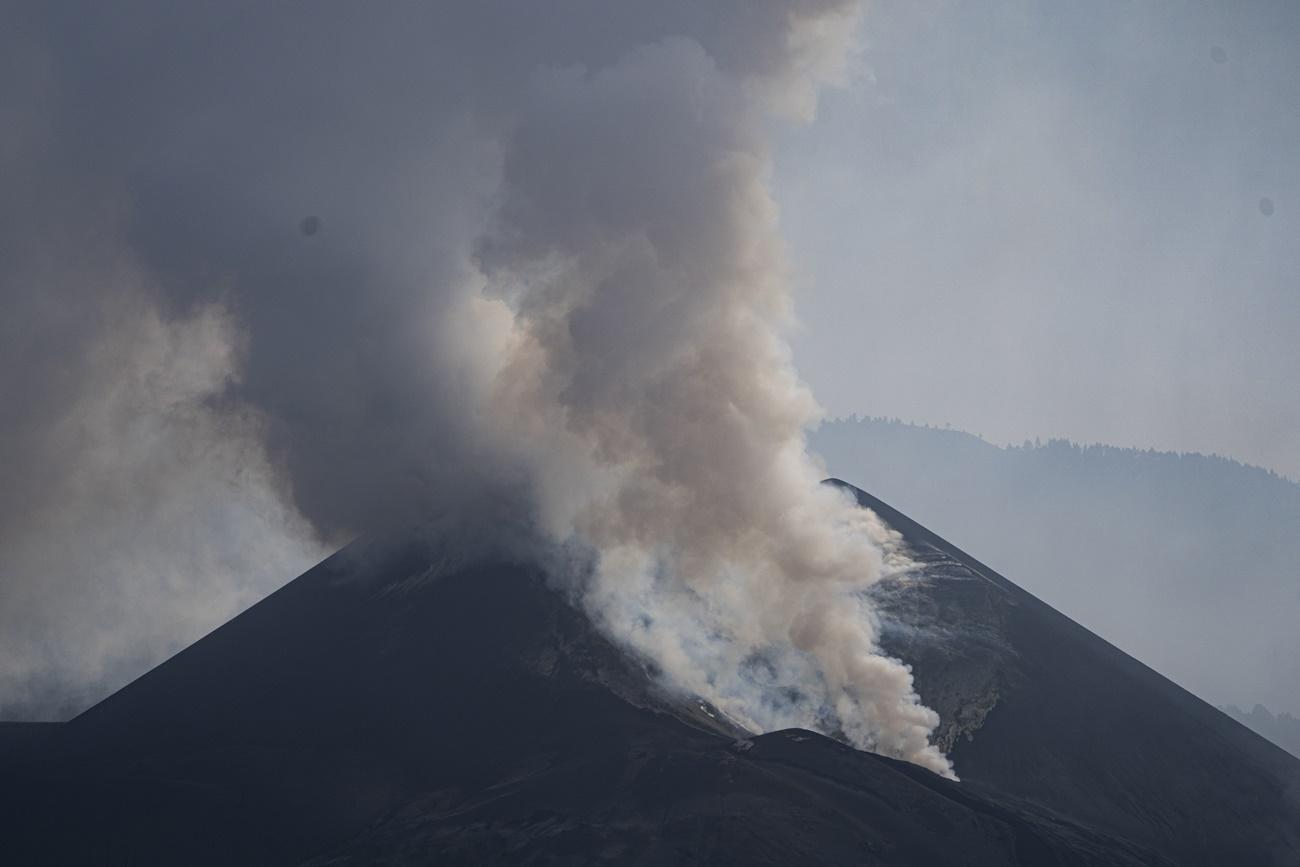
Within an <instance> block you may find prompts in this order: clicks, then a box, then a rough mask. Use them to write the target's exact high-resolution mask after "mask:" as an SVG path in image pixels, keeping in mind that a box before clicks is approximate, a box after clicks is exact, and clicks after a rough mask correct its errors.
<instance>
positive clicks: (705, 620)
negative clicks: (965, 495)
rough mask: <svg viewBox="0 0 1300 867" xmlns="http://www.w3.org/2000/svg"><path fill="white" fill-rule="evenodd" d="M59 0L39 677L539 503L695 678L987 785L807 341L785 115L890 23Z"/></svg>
mask: <svg viewBox="0 0 1300 867" xmlns="http://www.w3.org/2000/svg"><path fill="white" fill-rule="evenodd" d="M47 5H48V4H45V5H43V4H31V8H29V9H26V10H25V12H24V16H23V17H22V18H23V21H22V23H23V26H22V27H19V28H17V29H11V30H10V31H6V33H5V34H4V35H0V41H4V42H5V45H6V47H9V46H10V44H11V43H12V44H13V45H15V46H18V47H19V48H22V49H23V50H22V51H5V52H0V58H3V59H4V60H6V61H9V62H12V61H13V58H18V59H19V60H20V61H22V62H21V63H20V66H22V67H23V70H25V72H23V74H21V75H10V76H0V82H3V85H0V86H5V85H11V86H12V89H13V90H14V91H15V92H16V93H17V96H18V97H21V98H18V99H12V100H6V101H5V102H6V104H7V105H10V106H15V107H16V108H14V109H13V110H11V111H9V114H8V115H7V117H8V118H9V119H10V120H11V121H12V122H11V123H9V124H7V125H6V132H8V131H9V130H10V129H13V130H16V132H15V133H13V134H11V135H8V136H7V137H5V139H4V141H3V142H0V159H3V160H4V161H5V162H4V165H5V167H6V168H9V169H10V171H6V172H0V186H3V187H4V189H5V190H6V191H7V192H9V193H11V195H8V196H5V197H3V201H0V253H3V254H5V255H0V263H4V264H3V265H0V292H2V293H3V295H4V299H5V301H6V305H7V309H12V310H15V311H17V314H18V315H16V316H14V317H11V319H10V321H9V322H7V323H5V325H4V326H3V327H5V328H6V329H8V330H6V331H5V334H6V340H5V341H3V342H0V355H2V356H3V358H4V360H5V362H6V363H5V364H3V365H0V368H3V370H2V371H0V382H3V383H4V385H5V388H6V393H7V399H8V403H7V407H12V408H13V410H14V412H15V414H16V415H18V416H19V417H20V418H22V420H23V423H22V424H11V425H7V426H6V425H0V450H2V451H0V454H3V455H4V457H5V458H6V460H5V462H4V463H5V464H6V469H7V470H9V476H8V479H7V482H8V483H7V485H6V486H4V487H5V490H3V491H0V539H3V540H5V541H6V543H9V544H10V547H8V548H7V549H6V552H5V554H4V555H3V556H2V557H0V566H2V567H3V568H4V570H5V571H6V572H7V573H9V574H7V575H6V576H5V577H6V580H5V581H4V582H3V583H0V612H3V615H2V618H3V625H4V626H5V629H4V630H3V631H0V650H3V651H4V654H3V655H4V656H5V658H6V662H5V664H4V667H5V669H6V671H0V692H7V693H12V692H13V689H14V688H13V686H12V684H13V683H14V682H15V681H16V679H17V678H20V677H25V676H26V673H31V672H36V673H37V674H38V675H39V677H38V679H39V680H41V681H42V682H43V683H45V684H47V685H51V684H52V685H53V686H54V687H67V686H68V685H69V683H70V684H71V685H72V687H74V688H75V687H76V686H78V685H82V686H84V685H86V684H87V683H89V682H94V681H105V682H106V681H107V680H112V677H109V676H107V675H106V674H105V673H104V672H101V671H99V670H98V669H97V663H96V660H100V659H109V658H120V657H124V656H125V655H129V653H130V651H132V650H135V651H137V652H138V658H139V665H138V668H137V669H136V670H137V671H138V670H141V669H143V668H144V667H145V666H146V665H147V664H149V663H152V662H156V661H158V659H160V658H161V656H162V655H164V654H165V652H166V650H168V649H170V648H167V647H162V646H160V645H164V644H172V643H175V642H177V641H182V640H187V639H192V638H194V637H196V635H195V633H196V632H197V631H199V630H200V629H201V628H202V627H203V626H206V625H208V624H210V623H211V622H213V621H215V620H217V619H220V617H221V616H223V615H224V614H226V613H228V612H229V611H230V610H231V608H232V607H233V606H235V605H237V604H239V603H242V602H243V601H247V599H248V594H249V593H250V592H253V593H255V592H256V590H258V589H261V588H263V587H265V573H266V571H267V570H268V569H269V570H274V571H275V573H276V574H278V575H279V576H280V577H287V576H288V575H289V574H291V567H289V566H287V565H286V564H288V563H291V562H297V561H298V560H300V559H301V558H303V557H306V556H310V555H311V552H312V551H313V550H314V548H315V546H316V545H317V544H318V542H317V539H318V538H329V539H338V538H341V537H345V536H347V535H350V534H354V533H358V532H365V531H366V530H369V529H373V528H376V527H378V528H385V527H390V526H392V525H393V524H394V523H396V522H398V521H400V520H402V519H404V518H405V517H409V513H411V512H416V513H417V514H418V516H419V518H421V519H422V518H424V517H426V516H427V515H429V514H433V513H437V516H438V517H439V518H446V517H447V516H448V515H454V516H456V521H455V526H456V527H457V528H458V530H457V535H458V538H459V539H462V540H463V539H467V538H468V539H473V538H477V539H481V540H485V541H484V542H483V544H485V545H487V546H488V547H492V548H495V549H497V550H500V549H502V548H503V547H505V546H506V545H507V544H509V543H515V542H518V539H514V538H510V537H511V536H512V534H513V535H523V536H525V537H526V536H527V531H524V532H523V533H519V532H518V529H517V528H519V527H521V526H527V523H528V521H529V520H530V519H532V518H533V517H536V518H537V519H538V520H539V522H540V524H541V529H542V530H544V533H545V535H546V536H547V537H548V538H549V540H550V541H551V542H560V543H563V544H565V545H568V546H570V547H581V548H583V549H584V550H589V551H592V552H594V558H595V564H594V567H593V569H594V571H593V573H592V574H591V576H590V577H589V578H588V579H587V581H586V584H585V585H584V587H585V596H584V598H585V600H586V603H587V605H588V607H589V608H590V610H591V611H592V613H593V615H594V617H595V619H596V620H597V621H598V622H599V623H601V624H602V625H603V626H604V627H605V628H606V629H607V630H609V632H610V633H611V634H613V635H615V636H616V637H618V638H620V639H621V640H623V641H624V642H626V643H627V644H629V645H631V646H632V647H635V648H637V649H638V650H640V651H641V652H642V653H644V654H646V655H647V656H649V657H650V658H652V659H653V660H654V661H655V662H656V663H657V665H658V666H659V667H660V668H661V669H662V671H663V672H664V675H665V678H666V679H667V681H668V682H669V683H670V684H672V685H674V686H677V687H679V688H682V689H685V690H689V691H691V692H693V693H697V694H699V695H701V696H704V697H706V698H708V699H709V700H710V701H712V702H713V703H714V704H716V705H717V706H718V707H720V708H722V709H723V710H724V711H725V712H727V713H728V714H731V715H732V716H733V717H735V718H736V719H738V720H740V721H742V722H743V723H744V724H745V725H747V726H750V727H752V728H754V729H771V728H776V727H780V726H788V725H802V726H808V727H812V728H818V729H820V730H822V731H826V732H830V733H834V734H837V735H841V736H844V737H847V738H849V739H850V740H852V741H853V742H854V743H856V744H859V745H861V746H864V747H869V748H873V749H877V750H879V751H881V752H884V753H888V754H890V755H895V756H900V757H904V758H907V759H910V760H912V761H915V762H918V763H921V764H924V765H926V766H927V767H930V768H933V769H935V770H936V771H939V772H944V773H947V772H950V769H949V766H948V763H947V762H946V760H945V759H944V758H943V757H942V756H941V755H939V753H938V752H937V751H936V750H934V749H933V748H932V747H931V746H930V745H929V743H928V737H929V733H930V732H931V730H932V729H933V728H934V726H935V723H936V722H937V720H936V718H935V715H934V714H933V713H932V712H931V711H929V710H927V709H926V708H924V707H922V706H921V705H920V704H919V703H918V701H917V698H916V696H915V694H914V691H913V689H912V682H911V677H910V674H909V672H908V670H907V668H906V667H905V666H903V665H902V664H901V663H899V662H896V661H893V660H890V659H887V658H885V657H883V656H881V655H880V653H879V652H878V651H877V648H876V642H875V631H876V625H875V620H874V618H873V615H872V613H871V611H870V609H869V607H868V604H867V602H866V600H865V597H864V595H863V593H862V591H863V589H864V588H865V587H867V586H869V585H870V584H871V583H872V582H873V581H875V580H877V579H878V578H879V577H880V575H881V574H882V570H886V569H889V568H895V567H897V566H898V564H897V563H893V564H891V563H889V562H887V561H888V558H889V555H888V554H887V553H884V552H885V551H886V550H887V547H888V537H887V534H886V533H885V531H884V530H883V529H882V528H881V527H880V526H879V525H877V524H875V523H873V520H872V518H871V517H870V515H869V514H868V513H865V512H862V511H860V510H858V509H856V508H855V507H853V505H852V504H850V503H849V502H847V501H845V500H844V499H842V498H841V496H840V495H839V494H838V493H836V492H835V491H832V490H829V489H827V488H825V487H823V486H821V485H820V484H819V477H820V473H819V470H818V467H817V466H816V465H815V464H814V463H813V461H811V460H810V459H809V457H808V456H807V454H806V451H805V448H804V440H803V431H804V429H805V427H806V426H807V425H808V424H809V423H810V422H811V421H813V420H814V419H815V418H816V417H817V415H818V409H817V406H816V403H815V401H814V400H813V398H812V396H811V395H810V394H809V393H808V391H807V389H806V388H805V387H804V386H803V384H802V383H801V382H800V381H799V379H798V377H797V376H796V375H795V373H794V370H793V368H792V365H791V359H790V353H789V349H788V347H787V345H786V342H785V331H786V329H787V328H788V327H789V326H790V323H791V312H790V297H789V275H788V273H787V266H786V263H785V259H784V253H783V251H782V244H781V237H780V233H779V231H778V225H777V212H776V208H775V205H774V203H773V201H772V198H771V196H770V194H769V191H768V180H769V178H768V176H769V174H770V171H771V160H770V156H769V153H768V144H767V138H768V135H767V133H768V128H769V127H770V126H771V125H773V124H774V123H778V122H784V121H785V120H788V119H795V120H798V119H801V118H808V117H811V116H812V113H813V111H814V109H815V106H816V96H817V92H818V89H819V87H821V86H822V85H824V84H825V83H826V82H828V81H832V80H834V79H835V78H837V77H838V76H841V75H843V74H844V72H845V70H846V68H847V66H848V63H849V61H850V59H851V55H850V49H851V43H852V39H853V34H854V32H855V24H856V21H857V16H858V14H859V9H858V5H857V3H855V2H851V0H799V2H779V0H715V2H713V3H708V4H702V3H699V2H697V0H658V2H654V3H645V4H611V3H605V2H599V0H564V2H559V3H555V4H538V3H534V2H530V0H479V2H474V3H463V4H411V5H409V6H408V5H402V4H381V5H380V6H379V7H376V8H375V9H374V10H371V11H369V12H368V14H366V15H357V14H356V9H355V5H354V4H350V3H346V2H322V3H317V4H312V7H311V9H310V10H309V11H306V12H304V11H303V10H301V9H298V8H297V7H290V6H278V5H277V6H275V7H258V8H257V9H255V10H231V9H228V8H227V7H226V6H224V5H217V6H211V7H207V6H192V5H189V4H179V5H178V4H167V3H161V2H152V0H143V2H142V3H141V4H140V5H139V6H138V7H137V6H132V7H131V8H129V9H123V10H119V9H118V7H117V6H114V7H112V8H111V9H110V8H109V7H106V6H104V5H103V4H90V3H87V4H85V5H84V7H83V8H82V9H80V10H79V14H76V15H68V14H62V13H57V12H55V11H51V10H49V9H47V8H46V6H47ZM104 33H111V34H112V38H111V39H107V40H106V39H104V37H103V34H104ZM88 46H93V47H94V50H91V49H90V48H89V47H88ZM23 57H28V58H29V60H30V62H28V61H23V60H22V58H23ZM159 70H163V72H164V73H165V74H159V72H158V71H159ZM37 73H40V74H37ZM33 82H35V83H36V84H33ZM10 115H11V117H10ZM6 185H7V186H6ZM101 209H103V210H105V211H114V212H115V214H110V215H108V216H105V214H104V213H101ZM307 216H310V217H311V219H310V220H307V221H305V220H304V217H307ZM317 218H318V219H317ZM308 225H310V226H311V227H312V228H311V231H310V232H308V231H306V230H305V228H300V227H306V226H308ZM70 226H76V227H80V228H79V229H78V230H77V231H76V232H75V233H72V234H71V235H69V228H68V227H70ZM69 237H70V238H71V239H72V242H71V243H70V242H68V240H65V239H67V238H69ZM92 241H93V243H92ZM100 244H102V245H103V246H104V248H105V249H104V251H103V253H102V255H101V254H100V253H98V252H96V253H94V255H90V252H91V251H88V250H87V247H88V246H93V247H94V248H95V249H96V250H97V249H98V246H99V245H100ZM70 261H72V262H84V263H85V267H84V269H83V270H84V273H83V271H82V270H77V271H76V272H75V273H74V270H73V269H70V266H69V263H70ZM104 262H108V263H128V265H129V269H130V271H131V272H132V276H131V279H130V282H131V283H132V288H130V289H123V290H121V291H116V290H111V291H110V289H105V288H104V287H102V286H101V285H99V283H98V282H97V281H98V277H99V275H100V274H101V272H102V270H103V268H104V267H105V266H104V265H103V263H104ZM15 263H17V264H15ZM87 275H89V276H87ZM99 309H102V310H104V311H107V313H106V314H105V315H102V316H100V315H86V312H87V311H88V310H99ZM13 323H18V324H16V325H15V324H13ZM11 332H12V335H13V336H12V339H10V337H9V335H10V333H11ZM33 334H34V335H37V336H36V337H34V338H33V337H31V336H30V335H33ZM97 347H105V348H107V350H106V351H109V352H110V354H112V363H111V364H110V363H97V357H96V353H97V352H98V351H99V350H98V349H97ZM69 371H72V373H71V374H69ZM15 372H22V373H21V374H19V373H15ZM6 376H8V378H5V377H6ZM68 419H72V420H73V421H72V422H71V423H69V424H68V425H65V426H64V427H62V428H57V429H56V426H57V425H59V424H60V423H61V420H68ZM49 430H55V432H56V433H61V432H64V431H77V430H81V431H85V432H87V436H85V437H78V436H67V437H64V436H61V435H60V436H53V437H51V436H47V435H46V434H47V432H48V431H49ZM521 502H522V503H524V505H523V506H522V507H521V506H520V505H519V504H520V503H521ZM299 515H301V516H302V518H303V519H305V520H299V519H298V518H299ZM50 516H53V517H50ZM431 523H438V522H437V521H433V522H431ZM443 525H445V523H444V524H443ZM214 539H215V540H217V541H216V542H215V543H214V542H213V541H212V540H214ZM14 540H18V542H14ZM882 546H883V547H882ZM127 551H132V552H134V553H132V554H128V553H126V552H127ZM54 554H57V555H58V556H54ZM87 588H94V589H96V590H99V591H102V593H100V594H98V595H97V594H91V593H86V592H85V591H86V590H87ZM82 609H85V610H82ZM33 613H35V614H36V615H38V618H40V619H38V620H33V619H32V615H33ZM22 623H32V624H33V625H32V628H31V629H27V630H23V629H20V628H18V626H17V625H16V624H19V625H20V624H22ZM87 623H90V624H93V627H94V628H93V629H90V630H86V629H85V624H87ZM155 627H156V628H155ZM83 632H84V633H85V634H86V635H93V636H97V637H96V639H95V640H94V641H90V642H81V641H77V640H74V638H75V637H76V636H78V635H81V634H82V633H83ZM101 638H102V639H103V641H104V642H106V643H104V644H102V645H101V644H100V643H99V642H100V639H101ZM52 649H53V650H52ZM51 652H61V653H66V654H67V656H68V659H66V660H63V661H62V662H60V663H59V664H57V665H51V664H48V662H49V661H48V659H45V658H44V657H45V656H47V655H48V654H49V653H51ZM78 663H80V664H81V665H82V666H83V667H84V668H85V669H86V670H82V671H79V670H78ZM128 668H129V666H118V670H119V676H120V674H121V673H122V672H124V671H126V670H127V669H128ZM119 682H120V681H119ZM55 691H56V692H58V691H60V690H59V689H56V690H55ZM72 691H74V692H75V689H73V690H72ZM61 692H62V693H67V692H68V689H61ZM0 700H3V699H2V697H0Z"/></svg>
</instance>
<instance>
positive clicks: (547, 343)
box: [480, 5, 951, 773]
mask: <svg viewBox="0 0 1300 867" xmlns="http://www.w3.org/2000/svg"><path fill="white" fill-rule="evenodd" d="M852 11H853V10H852V8H851V6H848V5H846V7H845V8H842V9H836V8H831V9H817V10H815V11H814V12H813V13H811V14H810V17H809V18H808V19H807V20H805V19H803V18H801V17H798V16H795V15H792V17H791V19H790V21H789V28H790V29H789V31H788V32H787V33H786V39H787V40H788V45H789V46H790V47H791V50H792V51H793V49H794V47H795V46H798V47H799V48H800V49H801V50H803V51H808V50H809V49H810V47H812V46H817V43H815V42H814V41H812V40H811V39H810V38H809V37H808V30H812V29H813V28H814V27H817V26H820V27H819V29H821V30H822V31H823V32H836V33H839V32H844V30H848V29H851V27H850V26H848V25H849V22H845V21H844V20H843V18H844V17H846V16H848V15H850V14H851V13H852ZM827 24H834V25H836V26H831V27H828V26H826V25H827ZM805 28H807V30H806V29H805ZM818 47H822V46H818ZM781 59H782V60H783V61H785V62H784V63H781V64H777V65H776V67H775V68H773V69H763V70H760V71H759V72H757V73H756V75H757V76H759V77H757V78H754V77H740V76H735V75H728V74H726V73H725V72H723V71H722V70H720V69H719V68H718V66H717V64H716V63H715V62H714V60H713V59H712V58H711V57H709V55H708V54H706V53H705V52H704V50H703V49H702V48H701V46H700V45H699V44H698V43H697V42H694V41H691V40H687V39H672V40H666V41H664V42H661V43H658V44H655V45H650V46H646V47H643V48H640V49H638V50H636V51H633V52H631V53H629V54H628V55H627V56H625V57H623V58H622V59H621V60H620V61H619V62H618V63H617V64H615V65H613V66H611V67H609V68H606V69H603V70H600V71H597V72H595V73H588V72H586V71H583V70H574V69H569V70H558V71H549V72H546V73H544V74H541V75H539V76H538V77H537V78H536V79H535V80H534V84H533V89H532V98H531V99H530V100H529V106H530V110H529V112H528V113H527V114H526V115H525V116H524V118H523V119H522V121H521V124H520V126H519V128H518V129H517V130H516V132H515V134H514V136H513V137H512V139H511V141H510V143H509V147H508V149H507V152H506V159H505V173H504V181H505V186H504V191H505V192H504V197H503V200H502V203H501V205H500V209H499V211H498V213H497V216H496V221H495V223H494V225H493V228H492V230H491V232H490V234H489V235H488V236H487V237H486V239H485V240H484V241H483V243H482V245H481V255H480V258H481V261H482V263H483V266H484V269H485V273H486V275H487V278H488V291H489V292H490V293H493V296H494V297H496V298H499V299H501V302H502V304H503V305H504V306H506V307H507V308H508V309H509V317H508V324H509V335H508V338H507V341H506V343H505V345H503V346H501V347H500V349H501V350H503V351H502V352H501V355H500V357H502V358H503V363H502V368H501V370H500V389H501V390H500V392H499V393H498V394H496V395H495V399H496V401H497V402H498V403H497V407H496V408H497V410H498V415H497V416H495V423H496V424H497V425H499V426H501V428H500V429H508V430H509V431H510V432H511V438H512V440H514V441H515V442H511V443H508V444H507V447H511V446H514V447H515V448H519V447H520V446H522V447H524V449H525V450H526V459H527V460H526V463H527V464H528V465H529V466H531V467H533V468H534V470H535V472H536V474H537V478H538V485H537V492H538V496H539V497H540V498H541V506H542V516H543V519H544V521H545V523H546V527H547V529H548V530H549V531H550V533H551V534H552V535H553V537H555V538H557V539H566V538H570V537H575V538H577V539H579V540H581V541H582V542H583V543H585V544H587V545H590V546H591V547H592V548H593V549H594V550H595V551H596V556H597V565H596V568H595V575H594V578H593V579H592V581H591V584H590V587H589V588H588V589H587V594H586V597H585V600H586V602H587V604H588V606H589V608H590V609H591V610H592V611H593V612H594V613H595V614H596V615H597V617H598V619H599V620H600V622H602V623H603V624H604V625H605V626H606V628H608V629H609V631H610V632H611V633H612V634H613V635H615V636H616V637H618V638H619V639H621V640H623V641H626V642H628V643H630V644H632V645H633V646H634V647H636V648H637V649H638V650H640V651H642V652H643V653H645V654H647V655H648V656H650V657H651V658H652V659H653V660H654V661H655V662H656V663H657V664H658V665H659V667H660V668H661V669H662V670H663V672H664V673H665V675H666V676H667V677H668V679H669V680H670V681H671V682H672V683H674V684H676V685H678V686H680V687H682V688H684V689H687V690H689V691H691V692H694V693H696V694H699V695H701V696H703V697H705V698H707V699H709V700H710V701H711V702H713V703H714V704H715V705H717V706H718V707H720V708H722V709H723V710H724V711H725V712H727V713H728V714H730V715H731V716H733V717H734V718H736V719H737V720H739V721H740V722H742V723H743V724H745V725H747V726H749V727H752V728H755V729H768V728H772V727H775V726H780V725H800V726H804V727H812V728H820V729H822V730H829V731H835V732H842V733H843V734H844V735H847V736H848V737H849V739H851V740H852V741H853V742H854V743H855V744H858V745H859V746H862V747H867V748H871V749H875V750H878V751H881V752H884V753H887V754H890V755H894V756H899V757H902V758H906V759H908V760H910V761H913V762H916V763H918V764H922V765H925V766H927V767H930V768H931V769H933V770H936V771H939V772H941V773H950V772H951V768H950V766H949V764H948V762H947V760H946V759H945V758H944V757H943V756H942V755H941V754H940V753H939V752H938V751H937V750H936V749H934V748H933V747H932V746H930V744H929V740H928V738H929V734H930V732H931V731H932V729H933V728H934V726H935V725H936V723H937V722H938V718H937V716H936V715H935V714H934V712H933V711H930V710H929V709H927V708H925V707H923V706H921V705H920V704H919V702H918V701H917V698H916V695H915V693H914V691H913V688H912V678H911V674H910V672H909V670H908V669H907V668H906V667H905V666H904V665H902V664H901V663H899V662H897V661H896V660H892V659H888V658H886V657H884V656H882V655H881V654H880V653H879V652H878V650H877V647H876V641H875V635H874V621H873V619H872V616H871V612H870V611H868V610H866V607H865V602H864V601H863V597H862V593H861V591H862V590H863V588H865V587H867V586H868V585H870V584H871V583H873V582H874V581H876V580H877V579H878V578H879V577H880V575H881V570H882V565H883V564H882V552H881V544H882V543H883V542H884V541H885V538H884V531H883V530H882V528H880V527H879V526H876V525H873V522H872V519H871V518H870V517H869V515H868V514H867V513H865V512H863V511H862V510H859V509H857V508H856V507H855V506H854V505H853V504H852V503H850V502H848V501H847V500H846V499H844V498H843V496H842V495H841V494H840V493H839V492H837V491H835V490H832V489H829V488H827V487H824V486H822V485H820V484H819V480H820V475H821V474H820V472H819V469H818V467H817V466H816V465H815V464H814V463H813V462H812V461H811V460H810V459H809V457H808V455H807V453H806V451H805V447H804V435H803V431H804V429H805V427H806V426H807V425H808V424H809V423H811V422H812V421H814V420H815V418H816V416H817V408H816V405H815V403H814V401H813V399H812V397H811V395H810V394H809V393H808V391H807V389H806V388H805V387H804V386H803V385H802V383H801V382H800V381H799V380H798V378H797V377H796V375H795V373H794V371H793V369H792V366H791V363H790V358H789V351H788V348H787V346H786V344H785V343H784V342H783V340H782V337H781V332H782V329H783V327H784V326H785V325H786V324H787V319H788V303H789V292H788V283H787V279H786V267H785V263H784V261H783V258H782V253H781V251H782V245H781V239H780V236H779V233H778V230H777V224H776V211H775V207H774V205H773V203H772V201H771V199H770V197H769V194H768V189H767V183H766V181H767V173H768V169H769V160H768V155H767V150H766V146H765V142H764V135H763V124H764V122H765V121H766V120H768V118H769V115H770V114H771V113H772V112H774V111H776V110H778V109H780V108H782V107H783V106H782V105H780V104H778V103H776V102H775V100H774V98H773V94H783V95H787V94H789V93H791V92H803V93H808V92H810V90H811V84H810V83H808V82H806V81H805V78H811V79H812V80H813V81H815V77H814V76H815V75H816V73H815V72H813V73H810V72H809V71H808V70H807V69H806V68H804V67H803V65H802V64H800V63H797V62H795V61H796V58H795V57H790V56H787V57H783V58H781ZM764 76H766V77H764ZM516 443H517V444H516Z"/></svg>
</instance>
